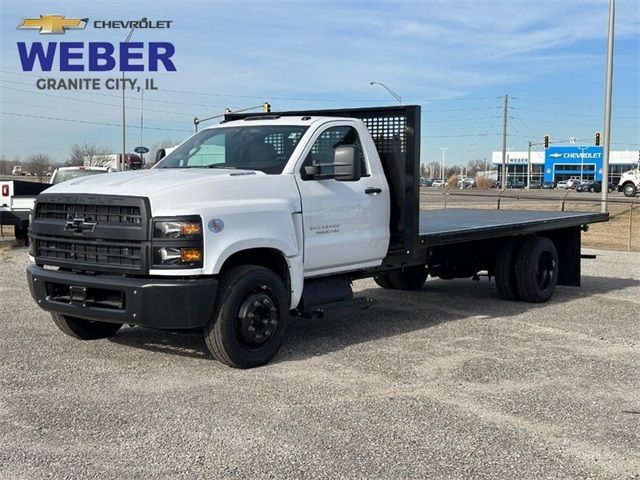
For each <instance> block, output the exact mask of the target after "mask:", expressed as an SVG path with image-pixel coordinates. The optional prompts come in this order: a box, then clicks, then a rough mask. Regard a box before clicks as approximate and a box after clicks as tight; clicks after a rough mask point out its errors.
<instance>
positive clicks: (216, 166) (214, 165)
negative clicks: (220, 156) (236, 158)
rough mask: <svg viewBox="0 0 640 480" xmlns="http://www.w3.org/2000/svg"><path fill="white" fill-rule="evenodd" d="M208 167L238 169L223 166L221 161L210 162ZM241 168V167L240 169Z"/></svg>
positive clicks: (236, 168)
mask: <svg viewBox="0 0 640 480" xmlns="http://www.w3.org/2000/svg"><path fill="white" fill-rule="evenodd" d="M209 168H223V169H225V170H227V169H228V170H238V167H229V166H226V165H225V166H223V164H221V163H212V164H211V165H209ZM241 170H242V169H241Z"/></svg>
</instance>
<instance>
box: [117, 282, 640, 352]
mask: <svg viewBox="0 0 640 480" xmlns="http://www.w3.org/2000/svg"><path fill="white" fill-rule="evenodd" d="M370 285H373V284H372V282H367V283H366V285H363V284H362V282H358V283H356V289H357V291H356V292H355V294H356V295H358V296H361V295H364V296H368V297H370V298H373V299H375V300H377V303H376V304H374V305H373V306H371V307H369V308H367V309H364V310H363V309H357V308H353V309H345V310H337V311H333V312H329V313H327V314H326V315H325V316H324V317H323V318H321V319H316V320H311V319H301V318H295V317H292V318H291V322H290V324H289V330H288V334H287V338H286V339H285V342H284V344H283V346H282V348H281V350H280V353H279V354H278V355H277V356H276V358H274V359H273V360H272V362H271V363H279V362H287V361H297V360H303V359H307V358H311V357H317V356H322V355H325V354H328V353H331V352H336V351H340V350H343V349H345V348H348V347H350V346H354V345H358V344H362V343H367V342H371V341H375V340H379V339H384V338H388V337H394V336H397V335H403V334H406V333H410V332H414V331H419V330H423V329H426V328H430V327H433V326H436V325H439V324H441V323H445V322H451V321H458V320H464V319H470V318H478V319H483V320H487V321H491V320H500V319H505V318H508V317H515V316H518V315H520V314H523V313H525V312H527V311H530V310H531V309H542V310H541V311H540V313H541V315H542V316H543V317H542V318H544V314H545V311H544V309H545V308H548V307H550V306H553V305H557V304H562V303H568V302H572V301H580V300H581V299H585V298H588V297H590V296H592V295H606V294H611V293H613V292H619V291H623V290H625V289H629V288H640V280H635V279H626V278H614V277H595V276H583V287H580V288H573V287H558V290H557V291H556V294H555V295H554V297H553V299H552V300H551V301H550V302H549V303H548V304H531V303H524V302H510V301H505V300H501V299H500V298H498V295H497V292H496V290H495V286H494V284H493V282H488V281H486V280H484V281H480V282H471V281H469V280H449V281H444V280H437V279H436V280H430V281H428V282H427V284H426V286H425V287H423V288H422V289H421V290H419V291H413V292H403V291H394V290H384V289H382V288H377V287H371V286H370ZM634 297H635V298H636V299H637V298H638V294H637V293H635V294H634V295H631V294H630V295H629V298H634ZM610 301H612V302H613V301H616V300H614V299H611V300H610ZM630 301H631V300H630ZM549 315H554V316H555V317H557V311H556V310H553V312H549ZM110 341H111V342H113V343H117V344H120V345H125V346H127V347H133V348H140V349H143V350H149V351H153V352H161V353H166V354H171V355H177V356H182V357H190V358H198V359H210V358H211V357H210V355H209V352H208V350H207V348H206V345H205V343H204V339H203V338H202V334H201V331H200V330H197V331H180V332H174V331H162V330H152V329H147V328H124V329H122V330H121V331H120V332H119V333H118V334H116V336H114V337H113V338H111V340H110Z"/></svg>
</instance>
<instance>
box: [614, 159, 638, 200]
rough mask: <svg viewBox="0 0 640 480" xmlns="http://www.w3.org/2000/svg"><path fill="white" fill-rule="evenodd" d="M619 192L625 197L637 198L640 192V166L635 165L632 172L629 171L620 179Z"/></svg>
mask: <svg viewBox="0 0 640 480" xmlns="http://www.w3.org/2000/svg"><path fill="white" fill-rule="evenodd" d="M618 191H619V192H623V193H624V195H625V197H635V196H636V194H637V193H638V192H639V191H640V165H639V164H638V163H634V164H633V167H632V168H631V170H627V171H626V172H624V173H623V174H622V176H621V177H620V181H619V182H618Z"/></svg>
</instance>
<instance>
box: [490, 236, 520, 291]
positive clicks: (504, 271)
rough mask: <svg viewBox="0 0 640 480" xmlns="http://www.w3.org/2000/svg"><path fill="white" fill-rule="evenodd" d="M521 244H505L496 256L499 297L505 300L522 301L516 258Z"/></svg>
mask: <svg viewBox="0 0 640 480" xmlns="http://www.w3.org/2000/svg"><path fill="white" fill-rule="evenodd" d="M518 247H519V244H518V243H517V242H516V241H515V240H514V241H512V242H508V243H505V244H504V245H503V246H502V248H501V249H500V250H499V251H498V254H497V255H496V260H495V264H494V267H493V273H494V276H495V281H496V289H497V290H498V295H499V296H500V298H502V299H504V300H520V294H519V293H518V287H517V285H516V283H517V282H516V258H517V255H518Z"/></svg>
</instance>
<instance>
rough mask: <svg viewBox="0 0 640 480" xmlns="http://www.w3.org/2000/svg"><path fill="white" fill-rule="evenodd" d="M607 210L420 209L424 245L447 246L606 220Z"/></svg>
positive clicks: (420, 231)
mask: <svg viewBox="0 0 640 480" xmlns="http://www.w3.org/2000/svg"><path fill="white" fill-rule="evenodd" d="M607 219H608V214H607V213H582V212H548V211H532V210H479V209H471V208H447V209H438V210H420V224H419V225H420V228H419V235H420V238H421V240H422V242H423V245H425V246H437V245H447V244H451V243H462V242H469V241H473V240H483V239H490V238H497V237H504V236H509V235H523V234H528V233H535V232H541V231H545V230H557V229H562V228H570V227H579V226H581V225H586V224H589V223H597V222H606V221H607Z"/></svg>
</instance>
